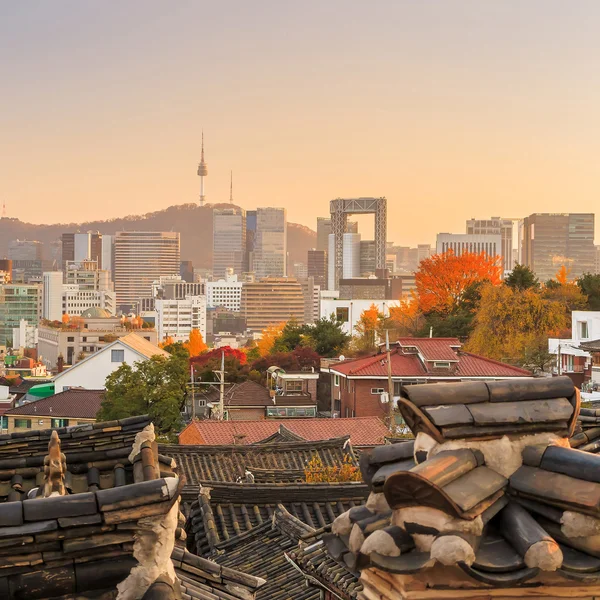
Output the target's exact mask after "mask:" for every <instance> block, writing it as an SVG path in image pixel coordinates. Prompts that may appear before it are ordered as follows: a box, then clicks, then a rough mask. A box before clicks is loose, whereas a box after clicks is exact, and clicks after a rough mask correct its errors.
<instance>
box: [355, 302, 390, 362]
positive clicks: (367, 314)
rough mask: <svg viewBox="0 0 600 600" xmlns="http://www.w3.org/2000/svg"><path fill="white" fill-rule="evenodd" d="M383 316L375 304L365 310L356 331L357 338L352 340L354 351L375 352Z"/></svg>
mask: <svg viewBox="0 0 600 600" xmlns="http://www.w3.org/2000/svg"><path fill="white" fill-rule="evenodd" d="M383 318H384V317H383V314H382V313H380V312H379V309H378V308H377V306H375V304H371V306H370V307H369V308H367V309H366V310H363V311H362V313H361V315H360V319H359V320H358V323H357V324H356V325H355V327H354V330H355V332H356V336H355V337H354V338H353V340H352V344H353V346H354V349H355V350H356V351H357V352H367V351H371V350H374V349H375V347H376V345H377V332H378V331H379V330H380V328H381V323H382V322H383Z"/></svg>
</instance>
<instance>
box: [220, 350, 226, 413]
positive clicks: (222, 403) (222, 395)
mask: <svg viewBox="0 0 600 600" xmlns="http://www.w3.org/2000/svg"><path fill="white" fill-rule="evenodd" d="M219 375H220V377H219V381H220V382H221V386H220V391H219V414H220V417H219V418H220V419H221V420H223V416H224V415H225V410H224V409H225V352H221V372H220V374H219Z"/></svg>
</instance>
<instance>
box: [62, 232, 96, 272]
mask: <svg viewBox="0 0 600 600" xmlns="http://www.w3.org/2000/svg"><path fill="white" fill-rule="evenodd" d="M61 240H62V269H63V271H65V270H66V268H67V263H68V262H77V263H81V262H83V261H84V260H95V261H96V262H97V263H98V266H99V267H100V268H102V234H100V233H98V232H96V233H93V232H91V231H89V232H87V233H63V234H62V237H61Z"/></svg>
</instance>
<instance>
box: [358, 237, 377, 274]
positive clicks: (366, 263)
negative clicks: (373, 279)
mask: <svg viewBox="0 0 600 600" xmlns="http://www.w3.org/2000/svg"><path fill="white" fill-rule="evenodd" d="M374 273H375V242H374V241H373V240H361V241H360V274H361V276H363V277H367V276H369V275H372V274H374Z"/></svg>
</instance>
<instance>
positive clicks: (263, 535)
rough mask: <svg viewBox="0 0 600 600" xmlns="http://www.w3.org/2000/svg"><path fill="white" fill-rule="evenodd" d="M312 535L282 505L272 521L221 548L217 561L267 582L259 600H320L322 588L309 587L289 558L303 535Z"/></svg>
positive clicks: (309, 530)
mask: <svg viewBox="0 0 600 600" xmlns="http://www.w3.org/2000/svg"><path fill="white" fill-rule="evenodd" d="M311 533H314V530H313V529H312V528H311V527H309V526H308V525H305V524H304V523H303V522H302V521H300V520H299V519H297V518H296V517H293V516H292V515H290V513H289V512H288V511H287V510H285V508H284V507H283V506H282V505H278V506H277V507H276V508H275V511H274V513H273V518H272V519H271V520H269V521H265V522H264V523H263V524H262V525H259V526H258V527H254V528H253V529H251V530H249V531H246V532H245V533H242V534H240V535H238V536H235V537H233V538H230V539H229V540H227V541H226V542H223V543H221V544H219V545H218V546H217V548H218V552H219V553H218V554H216V555H215V556H214V559H213V560H214V561H215V562H216V563H218V564H220V565H222V566H224V567H229V568H232V569H238V570H240V571H243V572H244V573H249V574H251V575H254V576H256V577H260V578H262V579H265V580H266V582H267V583H266V584H265V585H264V586H262V587H261V588H260V589H259V590H258V593H257V594H256V598H257V600H262V599H265V600H288V599H289V598H294V600H319V598H320V590H319V588H316V587H309V586H307V585H306V584H305V580H304V576H303V574H302V573H301V572H300V571H299V570H298V569H297V568H296V567H295V566H294V565H293V564H292V563H291V562H290V561H289V560H288V558H287V557H286V554H287V553H291V552H293V551H294V550H295V549H296V547H297V545H298V541H299V539H300V538H301V537H302V536H303V535H307V534H311Z"/></svg>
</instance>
